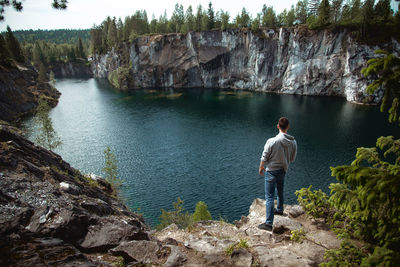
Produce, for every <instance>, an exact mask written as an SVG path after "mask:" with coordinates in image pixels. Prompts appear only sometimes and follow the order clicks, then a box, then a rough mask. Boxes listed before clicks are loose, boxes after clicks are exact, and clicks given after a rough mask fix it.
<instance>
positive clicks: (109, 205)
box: [0, 125, 150, 266]
mask: <svg viewBox="0 0 400 267" xmlns="http://www.w3.org/2000/svg"><path fill="white" fill-rule="evenodd" d="M132 240H150V236H149V234H148V227H147V226H146V225H145V224H144V221H143V219H142V217H140V216H138V215H136V214H134V213H132V212H131V211H129V209H128V208H127V207H126V206H125V205H124V204H123V203H122V202H121V201H120V200H119V199H117V198H116V197H115V195H114V193H113V190H112V187H111V186H110V184H109V183H107V182H106V181H104V180H103V179H102V178H100V177H97V176H94V175H91V176H84V175H82V174H80V173H79V171H77V170H75V169H73V168H71V167H70V165H69V164H68V163H66V162H65V161H63V160H62V158H61V157H60V156H58V155H57V154H55V153H53V152H51V151H48V150H46V149H44V148H41V147H39V146H36V145H35V144H33V143H32V142H30V141H28V140H26V139H25V138H23V137H22V136H21V135H20V134H19V133H18V130H17V129H16V128H12V127H10V126H5V125H0V251H1V253H0V266H49V265H50V266H53V265H63V266H66V265H67V266H98V265H99V261H100V262H103V261H105V262H106V263H104V264H105V266H109V265H108V263H107V260H106V258H107V257H108V258H109V259H111V260H110V261H111V262H113V261H114V262H115V261H116V260H118V258H117V257H116V256H112V255H111V254H108V250H109V249H112V248H115V247H117V246H119V245H120V244H121V243H122V242H129V241H132ZM95 253H98V254H97V255H96V256H93V255H95ZM98 255H103V256H104V257H105V256H107V257H105V258H102V257H100V258H99V257H98Z"/></svg>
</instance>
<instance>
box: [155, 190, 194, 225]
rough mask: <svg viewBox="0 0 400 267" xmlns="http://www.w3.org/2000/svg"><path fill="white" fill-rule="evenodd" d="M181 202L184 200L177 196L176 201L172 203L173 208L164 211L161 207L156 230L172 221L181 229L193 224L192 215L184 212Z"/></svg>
mask: <svg viewBox="0 0 400 267" xmlns="http://www.w3.org/2000/svg"><path fill="white" fill-rule="evenodd" d="M183 203H184V201H183V200H182V199H181V198H180V197H178V198H177V200H176V202H174V203H173V206H174V210H172V211H166V210H164V209H161V215H160V224H159V225H157V229H158V230H161V229H163V228H165V227H167V226H169V225H170V224H173V223H175V224H176V225H177V226H178V227H179V228H181V229H184V228H187V227H188V226H190V225H192V224H193V216H192V215H191V214H190V213H188V212H184V208H183Z"/></svg>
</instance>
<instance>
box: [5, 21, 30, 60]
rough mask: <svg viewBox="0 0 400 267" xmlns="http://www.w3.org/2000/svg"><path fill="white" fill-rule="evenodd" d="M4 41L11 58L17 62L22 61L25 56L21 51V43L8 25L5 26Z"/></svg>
mask: <svg viewBox="0 0 400 267" xmlns="http://www.w3.org/2000/svg"><path fill="white" fill-rule="evenodd" d="M5 41H6V45H7V48H8V51H10V53H11V56H12V57H13V59H15V60H16V61H17V62H19V63H24V62H25V57H24V53H23V52H22V49H21V45H20V44H19V42H18V40H17V38H15V36H14V34H13V33H12V31H11V28H10V26H7V32H6V37H5Z"/></svg>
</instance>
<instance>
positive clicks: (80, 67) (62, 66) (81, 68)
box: [51, 61, 93, 78]
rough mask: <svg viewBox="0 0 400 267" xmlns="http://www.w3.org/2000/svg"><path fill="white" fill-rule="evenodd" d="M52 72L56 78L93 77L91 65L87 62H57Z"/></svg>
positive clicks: (53, 65) (52, 67)
mask: <svg viewBox="0 0 400 267" xmlns="http://www.w3.org/2000/svg"><path fill="white" fill-rule="evenodd" d="M51 70H52V71H53V73H54V76H55V77H56V78H89V77H93V72H92V70H91V67H90V65H87V64H86V62H85V61H77V62H68V63H63V62H55V63H53V64H52V66H51Z"/></svg>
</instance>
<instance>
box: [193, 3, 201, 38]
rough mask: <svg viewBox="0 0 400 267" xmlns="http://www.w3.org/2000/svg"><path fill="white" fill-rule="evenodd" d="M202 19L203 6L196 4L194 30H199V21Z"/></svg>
mask: <svg viewBox="0 0 400 267" xmlns="http://www.w3.org/2000/svg"><path fill="white" fill-rule="evenodd" d="M202 19H203V7H202V6H201V4H200V5H198V6H197V12H196V28H195V29H196V31H198V32H199V31H201V24H202V23H201V22H202Z"/></svg>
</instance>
